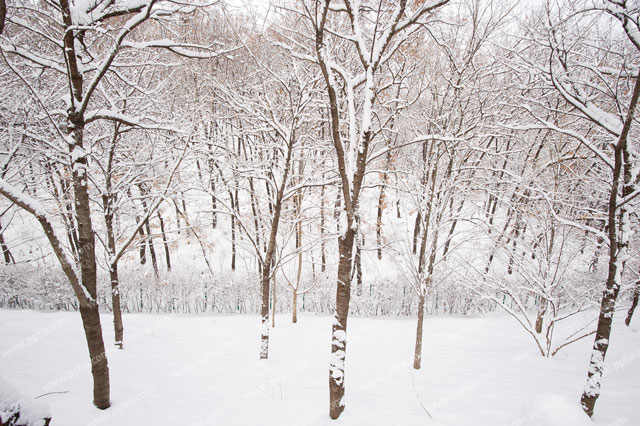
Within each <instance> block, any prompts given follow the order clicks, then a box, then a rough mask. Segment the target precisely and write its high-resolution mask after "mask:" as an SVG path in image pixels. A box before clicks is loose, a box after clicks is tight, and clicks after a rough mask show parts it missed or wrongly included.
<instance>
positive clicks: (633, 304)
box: [624, 280, 640, 327]
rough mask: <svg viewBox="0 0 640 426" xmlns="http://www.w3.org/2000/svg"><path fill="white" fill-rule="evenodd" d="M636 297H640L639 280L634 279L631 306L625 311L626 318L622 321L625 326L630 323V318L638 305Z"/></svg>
mask: <svg viewBox="0 0 640 426" xmlns="http://www.w3.org/2000/svg"><path fill="white" fill-rule="evenodd" d="M638 298H640V280H638V281H636V288H635V289H634V291H633V300H632V301H631V307H630V308H629V312H627V318H625V320H624V323H625V324H626V325H627V327H628V326H629V325H630V324H631V318H632V317H633V313H634V312H635V310H636V307H637V306H638Z"/></svg>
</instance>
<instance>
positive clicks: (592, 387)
mask: <svg viewBox="0 0 640 426" xmlns="http://www.w3.org/2000/svg"><path fill="white" fill-rule="evenodd" d="M639 97H640V79H636V82H635V85H634V88H633V94H632V96H631V101H630V103H629V111H628V112H627V117H626V119H625V122H624V125H623V127H622V131H621V132H620V136H619V138H618V141H617V143H616V145H615V152H614V168H613V179H612V182H611V193H610V197H609V206H608V219H607V221H608V224H607V225H608V238H609V272H608V275H607V282H606V287H605V289H604V291H603V292H602V302H601V303H600V315H599V317H598V328H597V329H596V336H595V340H594V342H593V350H592V352H591V361H590V362H589V370H588V373H587V385H586V386H585V388H584V392H583V393H582V398H581V400H580V402H581V404H582V409H583V410H584V412H585V413H587V415H589V417H591V416H593V410H594V408H595V405H596V401H597V400H598V397H599V396H600V382H601V381H602V374H603V370H604V360H605V357H606V355H607V350H608V349H609V338H610V336H611V324H612V323H613V314H614V312H615V307H616V300H617V298H618V293H619V292H620V284H621V282H620V281H621V278H622V271H623V269H624V261H625V260H626V259H625V258H626V256H627V251H628V249H629V247H628V245H629V236H628V235H626V232H628V231H626V229H625V228H626V227H627V226H628V221H629V217H628V215H629V212H628V211H626V209H627V207H625V206H622V207H619V206H618V197H619V192H621V195H622V198H624V197H626V196H628V195H630V194H631V193H632V192H633V189H634V187H633V183H632V182H631V180H632V173H633V172H632V164H631V163H632V160H631V153H630V152H629V149H628V145H627V137H628V135H629V131H630V130H631V124H632V122H633V117H634V113H635V109H636V105H637V103H638V98H639ZM620 188H622V191H620ZM620 258H621V259H622V260H620Z"/></svg>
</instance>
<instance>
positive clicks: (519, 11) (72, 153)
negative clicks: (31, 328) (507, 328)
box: [0, 0, 640, 419]
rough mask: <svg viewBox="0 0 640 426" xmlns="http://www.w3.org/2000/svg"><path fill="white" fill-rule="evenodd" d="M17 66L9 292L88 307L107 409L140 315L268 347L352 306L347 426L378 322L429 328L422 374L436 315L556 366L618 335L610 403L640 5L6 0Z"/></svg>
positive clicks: (629, 236) (624, 278)
mask: <svg viewBox="0 0 640 426" xmlns="http://www.w3.org/2000/svg"><path fill="white" fill-rule="evenodd" d="M0 54H1V56H2V58H1V59H0V79H1V81H2V84H1V85H0V99H1V100H0V194H1V195H2V197H0V249H1V250H2V252H3V256H2V259H3V261H4V265H3V266H0V307H11V308H30V309H40V310H52V309H53V310H64V311H79V312H80V317H81V321H82V326H83V330H84V335H85V338H86V344H87V347H88V352H89V357H90V363H91V374H92V378H93V403H94V405H95V406H96V407H98V408H101V409H106V408H108V407H109V406H110V404H111V400H112V395H111V392H110V369H109V365H108V360H107V358H108V357H107V353H108V351H107V350H106V349H105V348H106V347H109V346H111V345H113V344H115V345H116V347H117V348H119V349H122V350H124V351H126V350H127V345H126V342H127V336H128V335H129V332H130V328H129V326H128V325H127V322H126V319H125V320H123V315H122V314H123V313H125V314H127V313H150V312H154V313H158V312H161V313H190V314H196V313H206V312H217V313H227V314H230V313H251V314H259V316H260V323H261V326H260V327H261V328H260V330H261V331H260V337H259V339H260V345H259V346H260V349H259V353H256V354H255V356H256V358H258V357H259V358H260V359H267V358H270V357H271V355H270V352H269V348H270V329H272V328H273V327H277V323H278V322H280V321H283V322H284V321H292V322H293V323H299V324H298V325H297V327H304V317H303V318H302V319H301V318H300V317H299V314H298V313H299V312H314V313H319V314H330V315H333V324H332V328H331V341H330V348H329V347H328V348H327V351H329V350H330V354H331V356H330V358H329V370H328V384H329V394H330V399H329V415H330V417H331V418H333V419H336V418H338V417H339V416H340V415H341V413H342V412H343V410H344V409H345V403H344V399H343V397H344V396H345V377H347V376H348V374H349V370H348V367H346V366H345V362H346V360H347V359H348V352H347V341H348V339H347V336H348V335H350V334H348V333H350V332H349V331H348V327H347V324H348V318H349V316H350V315H352V314H355V315H358V316H403V317H407V316H408V317H416V318H417V323H415V325H414V326H412V327H415V329H416V334H415V337H416V338H415V342H414V344H413V345H412V347H410V348H408V352H412V353H413V354H414V355H413V369H415V370H419V369H421V366H422V358H423V353H424V346H425V344H427V345H431V344H433V343H432V342H429V343H427V342H424V341H423V334H424V329H425V320H426V317H428V316H429V315H436V314H447V315H450V314H461V315H479V314H487V313H492V312H500V311H502V312H506V314H508V315H509V316H510V317H512V319H513V321H515V322H517V324H519V326H520V329H521V331H522V333H525V334H526V335H527V336H529V337H527V338H529V339H530V342H531V344H532V345H534V346H535V349H536V351H537V352H538V353H539V354H540V355H541V356H542V357H552V356H555V355H556V354H557V353H558V352H559V351H560V350H562V349H563V348H565V347H567V346H568V345H570V344H572V343H574V342H578V341H582V340H584V339H588V340H589V341H593V345H592V350H591V354H590V363H589V366H588V368H586V369H585V371H584V383H585V385H584V390H583V393H582V397H581V401H580V403H581V407H582V409H583V410H584V412H585V413H586V414H587V415H589V416H592V415H593V414H594V410H595V412H597V405H596V401H597V400H598V398H599V396H600V390H601V382H602V380H603V370H604V362H605V357H606V355H607V351H608V349H609V346H610V345H611V346H612V347H613V346H615V345H616V341H615V339H614V338H611V330H612V322H613V318H614V314H615V315H616V316H623V317H624V318H625V319H626V324H627V326H628V325H629V324H630V322H631V319H632V316H633V314H634V310H635V308H636V306H637V303H638V297H639V294H640V276H639V275H638V271H639V268H640V262H639V261H638V256H637V254H636V253H637V252H636V247H637V245H636V239H635V230H636V229H637V228H638V214H637V211H636V206H637V202H638V198H637V195H638V194H640V186H639V185H638V183H639V180H640V168H639V167H638V159H637V156H638V153H639V151H638V150H639V149H640V145H639V144H638V137H639V135H640V133H639V132H640V130H639V129H638V115H637V104H638V98H639V96H640V80H639V79H638V73H639V72H640V4H639V3H638V2H636V1H631V0H603V1H595V0H580V1H543V0H541V1H539V2H527V4H524V3H522V2H516V1H509V0H398V1H386V0H370V1H369V0H359V1H352V0H291V1H289V0H272V1H270V2H259V1H256V2H253V3H248V4H245V5H242V6H241V5H240V4H239V2H228V3H225V2H223V1H206V0H202V1H200V0H198V1H190V2H179V1H172V0H128V1H117V0H116V1H114V0H75V1H74V0H59V1H58V0H29V1H25V0H7V1H6V4H5V0H1V1H0ZM104 312H108V313H111V314H112V315H113V329H114V336H115V339H114V341H113V342H112V341H105V340H104V339H103V331H104V330H103V326H104V325H101V322H100V315H101V313H104ZM585 312H586V313H589V315H591V317H592V320H591V321H590V322H588V323H587V324H585V325H583V326H580V327H578V328H577V329H572V328H571V327H569V326H565V325H566V324H568V323H570V322H571V318H574V317H575V316H577V315H582V314H584V313H585ZM285 314H286V316H285ZM289 316H290V318H291V319H289ZM348 392H350V391H348ZM348 392H346V393H347V394H348ZM576 403H577V401H576Z"/></svg>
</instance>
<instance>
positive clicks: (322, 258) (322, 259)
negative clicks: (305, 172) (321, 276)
mask: <svg viewBox="0 0 640 426" xmlns="http://www.w3.org/2000/svg"><path fill="white" fill-rule="evenodd" d="M323 178H324V176H323ZM324 228H325V219H324V185H322V187H321V188H320V271H321V272H324V271H325V270H326V269H327V255H326V247H325V242H324Z"/></svg>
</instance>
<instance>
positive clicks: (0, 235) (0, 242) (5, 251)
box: [0, 223, 16, 265]
mask: <svg viewBox="0 0 640 426" xmlns="http://www.w3.org/2000/svg"><path fill="white" fill-rule="evenodd" d="M0 249H2V255H3V256H4V263H5V264H7V265H9V264H10V263H16V261H15V259H14V258H13V254H11V251H9V247H7V244H6V243H5V241H4V229H3V228H2V223H0Z"/></svg>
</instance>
